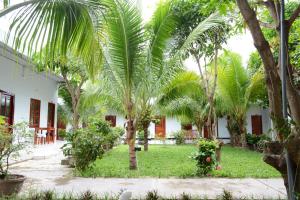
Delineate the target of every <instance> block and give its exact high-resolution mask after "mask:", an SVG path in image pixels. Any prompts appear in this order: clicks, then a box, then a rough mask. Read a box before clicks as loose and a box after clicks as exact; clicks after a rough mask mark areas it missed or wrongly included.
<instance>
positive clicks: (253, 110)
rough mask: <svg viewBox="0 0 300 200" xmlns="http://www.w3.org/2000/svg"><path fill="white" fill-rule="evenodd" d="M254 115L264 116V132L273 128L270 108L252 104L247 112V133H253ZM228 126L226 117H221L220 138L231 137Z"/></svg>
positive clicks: (219, 124)
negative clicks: (252, 117) (252, 118)
mask: <svg viewBox="0 0 300 200" xmlns="http://www.w3.org/2000/svg"><path fill="white" fill-rule="evenodd" d="M252 115H261V116H262V126H263V133H268V132H269V130H270V129H271V128H272V125H271V119H270V115H269V111H268V109H263V108H260V107H258V106H251V107H250V108H249V110H248V112H247V116H246V121H247V122H246V123H247V124H246V128H247V133H252V123H251V116H252ZM226 126H227V121H226V117H223V118H219V119H218V135H219V138H230V135H229V132H228V130H227V128H226ZM270 136H271V135H270Z"/></svg>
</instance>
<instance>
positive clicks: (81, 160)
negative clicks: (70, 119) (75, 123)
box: [72, 129, 104, 171]
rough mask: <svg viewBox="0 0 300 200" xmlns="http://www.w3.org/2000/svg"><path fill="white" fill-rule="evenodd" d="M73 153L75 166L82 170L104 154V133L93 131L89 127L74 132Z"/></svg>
mask: <svg viewBox="0 0 300 200" xmlns="http://www.w3.org/2000/svg"><path fill="white" fill-rule="evenodd" d="M74 135H75V138H74V140H73V147H72V155H73V157H74V159H75V167H76V168H77V169H78V170H80V171H82V170H85V169H86V168H89V167H90V164H91V163H92V162H94V161H95V160H96V159H97V158H101V157H102V155H103V154H104V149H103V143H104V139H103V137H102V133H97V132H92V131H90V130H89V129H78V130H77V131H75V133H74Z"/></svg>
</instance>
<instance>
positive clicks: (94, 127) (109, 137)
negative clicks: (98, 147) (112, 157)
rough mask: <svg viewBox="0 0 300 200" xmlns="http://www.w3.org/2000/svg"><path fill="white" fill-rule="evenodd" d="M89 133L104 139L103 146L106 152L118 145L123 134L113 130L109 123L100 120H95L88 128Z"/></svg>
mask: <svg viewBox="0 0 300 200" xmlns="http://www.w3.org/2000/svg"><path fill="white" fill-rule="evenodd" d="M88 129H89V131H90V132H92V133H94V134H98V135H99V136H101V138H102V142H103V143H102V146H103V148H104V149H105V150H109V149H111V148H113V146H114V145H115V144H116V142H117V140H118V139H119V138H120V134H122V132H121V130H120V129H119V130H115V131H114V130H113V129H112V128H111V127H110V124H109V122H107V121H104V120H101V119H98V120H93V121H92V122H91V123H90V124H89V127H88Z"/></svg>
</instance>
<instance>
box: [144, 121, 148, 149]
mask: <svg viewBox="0 0 300 200" xmlns="http://www.w3.org/2000/svg"><path fill="white" fill-rule="evenodd" d="M143 128H144V151H148V125H147V124H144V126H143Z"/></svg>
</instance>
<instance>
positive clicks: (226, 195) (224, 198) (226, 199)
mask: <svg viewBox="0 0 300 200" xmlns="http://www.w3.org/2000/svg"><path fill="white" fill-rule="evenodd" d="M219 199H220V200H233V196H232V193H231V192H229V191H227V190H223V194H222V195H221V196H220V198H219Z"/></svg>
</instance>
